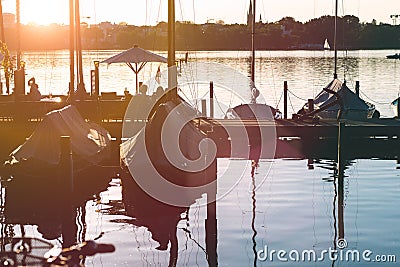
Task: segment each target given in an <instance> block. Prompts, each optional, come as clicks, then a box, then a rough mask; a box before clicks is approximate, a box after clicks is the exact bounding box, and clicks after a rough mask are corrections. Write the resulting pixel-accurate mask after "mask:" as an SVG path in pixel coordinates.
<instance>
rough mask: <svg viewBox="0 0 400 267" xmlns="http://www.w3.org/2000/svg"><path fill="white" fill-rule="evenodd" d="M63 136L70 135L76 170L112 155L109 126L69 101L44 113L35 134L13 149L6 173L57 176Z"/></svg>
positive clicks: (90, 165)
mask: <svg viewBox="0 0 400 267" xmlns="http://www.w3.org/2000/svg"><path fill="white" fill-rule="evenodd" d="M61 136H70V143H71V151H72V155H73V160H74V164H73V165H74V170H75V172H76V173H77V174H79V172H82V171H85V172H88V171H90V170H93V169H94V168H97V167H98V166H97V165H98V164H99V163H100V162H101V161H102V160H104V159H105V158H107V157H108V156H109V152H110V149H109V148H110V144H111V136H110V134H109V133H108V132H107V130H105V129H104V128H102V127H100V126H99V125H97V124H95V123H92V122H87V121H85V120H84V119H83V118H82V117H81V115H80V113H79V112H78V110H77V108H76V107H75V106H72V105H68V106H66V107H64V108H62V109H58V110H54V111H51V112H49V113H47V114H46V115H45V117H44V118H43V120H42V121H41V122H40V123H39V124H38V125H37V127H36V129H35V131H34V132H33V133H32V135H31V136H30V137H29V138H28V139H27V140H26V141H25V142H24V143H23V144H22V145H20V146H19V147H17V148H16V149H15V150H14V151H12V153H11V154H10V159H9V160H8V161H7V162H6V164H5V165H4V166H3V168H2V172H3V174H4V173H8V174H10V175H15V174H16V173H17V174H18V173H23V174H26V175H27V176H29V175H30V174H31V175H32V176H41V177H44V176H54V175H55V172H56V170H57V168H58V165H59V163H60V161H61V144H60V138H61ZM88 169H89V170H88ZM102 171H103V172H104V170H102ZM89 173H90V172H89Z"/></svg>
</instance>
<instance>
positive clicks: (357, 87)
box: [355, 81, 360, 96]
mask: <svg viewBox="0 0 400 267" xmlns="http://www.w3.org/2000/svg"><path fill="white" fill-rule="evenodd" d="M355 89H356V95H357V96H360V81H356V88H355Z"/></svg>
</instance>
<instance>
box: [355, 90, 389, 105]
mask: <svg viewBox="0 0 400 267" xmlns="http://www.w3.org/2000/svg"><path fill="white" fill-rule="evenodd" d="M360 93H361V94H362V95H363V96H365V97H366V98H367V99H368V100H369V101H371V102H373V103H375V104H379V105H390V104H391V102H390V103H387V102H385V103H384V102H378V101H375V100H373V99H372V98H370V97H369V96H367V95H366V94H365V93H364V92H362V91H360Z"/></svg>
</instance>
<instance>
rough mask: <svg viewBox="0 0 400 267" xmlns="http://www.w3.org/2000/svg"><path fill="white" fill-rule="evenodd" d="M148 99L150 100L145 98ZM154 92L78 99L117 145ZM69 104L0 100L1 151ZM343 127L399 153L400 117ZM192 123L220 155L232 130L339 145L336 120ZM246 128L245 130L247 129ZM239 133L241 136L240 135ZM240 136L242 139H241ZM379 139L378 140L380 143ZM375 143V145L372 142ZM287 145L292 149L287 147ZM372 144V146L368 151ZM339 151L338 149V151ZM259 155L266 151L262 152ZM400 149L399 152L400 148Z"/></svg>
mask: <svg viewBox="0 0 400 267" xmlns="http://www.w3.org/2000/svg"><path fill="white" fill-rule="evenodd" d="M144 100H146V101H144ZM130 101H132V102H131V104H130V105H131V106H139V107H140V108H138V110H140V113H138V114H135V116H134V117H132V118H130V117H125V112H126V110H127V108H128V105H129V103H130ZM151 101H154V100H152V99H151V97H145V96H140V95H139V96H131V98H129V99H125V98H124V97H123V96H120V97H113V98H111V99H97V100H90V99H89V100H83V101H75V102H74V104H75V105H76V106H77V108H78V110H79V111H80V113H81V115H82V116H83V117H84V118H85V119H86V120H88V121H94V122H97V123H98V124H100V125H101V126H103V127H104V128H105V129H107V130H108V131H109V132H110V134H111V136H112V137H113V140H114V142H113V143H114V144H113V146H114V147H115V150H116V151H117V150H118V148H117V147H118V145H119V144H120V142H121V140H122V128H123V123H124V122H125V123H126V124H127V125H129V128H131V129H133V130H132V132H135V131H137V130H139V129H140V128H141V127H142V126H144V124H145V122H146V120H147V114H148V109H149V108H145V107H146V105H148V104H150V105H149V106H150V107H151V106H152V105H151ZM66 104H67V103H66V102H65V101H62V102H60V103H59V102H43V101H40V102H38V101H0V125H1V127H0V140H1V141H0V142H1V147H2V153H6V154H3V155H1V156H3V157H4V156H6V155H8V153H10V152H11V151H12V149H14V148H16V146H17V145H19V144H21V143H22V142H23V141H24V140H25V139H26V138H27V137H29V136H30V134H31V133H32V132H33V130H34V129H35V127H36V124H37V123H38V122H40V121H41V119H42V118H43V116H44V115H45V114H46V113H47V112H49V111H51V110H55V109H59V108H62V107H63V106H65V105H66ZM342 122H343V123H344V124H343V125H344V126H345V129H344V140H346V141H347V142H349V147H351V148H352V149H355V148H357V147H358V148H357V149H358V150H362V152H363V154H366V155H367V156H370V155H371V154H372V153H373V152H374V151H375V150H377V149H378V150H380V151H381V152H382V153H383V152H385V153H397V151H398V150H400V120H398V119H396V118H390V119H369V120H366V121H348V120H343V121H342ZM193 123H194V124H195V125H196V126H197V127H198V128H199V130H201V131H203V132H204V133H206V134H207V136H208V137H209V138H211V139H212V140H213V141H214V142H215V144H216V145H217V157H231V156H232V155H231V145H232V140H231V136H229V134H228V133H236V135H235V138H236V139H235V141H238V142H239V143H240V142H246V139H247V138H248V137H250V138H249V141H248V142H250V146H256V145H257V143H259V142H260V137H261V134H265V133H268V134H269V135H270V136H274V137H275V138H276V142H277V143H276V144H277V147H276V155H275V156H276V157H291V156H295V157H301V156H302V155H303V157H305V156H306V155H307V154H315V153H317V154H318V153H320V152H322V151H323V150H324V149H325V148H326V147H332V148H335V146H336V145H337V136H338V125H339V123H338V121H337V120H316V121H312V120H304V121H301V120H293V119H280V120H275V121H273V120H270V121H267V120H264V121H262V120H261V121H254V120H243V121H242V120H235V119H211V118H206V117H204V118H198V119H195V120H193ZM243 128H245V131H246V132H247V134H240V133H244V132H243V131H244V130H243ZM271 133H273V134H272V135H271ZM238 138H239V140H238ZM240 138H242V139H243V140H240ZM378 143H379V144H378ZM374 146H375V147H374ZM288 148H292V149H289V150H290V151H288ZM369 149H370V150H369ZM335 153H336V152H335ZM261 154H268V153H262V151H261ZM398 154H400V153H398ZM234 156H235V157H238V158H248V157H249V155H248V154H246V153H244V154H242V155H240V154H238V155H234ZM113 157H115V159H113V160H112V161H113V162H114V163H117V162H118V161H119V154H115V155H114V156H113Z"/></svg>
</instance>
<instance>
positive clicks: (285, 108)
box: [283, 81, 288, 119]
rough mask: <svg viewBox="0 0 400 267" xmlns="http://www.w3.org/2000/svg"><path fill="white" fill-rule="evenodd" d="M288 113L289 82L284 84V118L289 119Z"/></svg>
mask: <svg viewBox="0 0 400 267" xmlns="http://www.w3.org/2000/svg"><path fill="white" fill-rule="evenodd" d="M287 112H288V82H287V81H284V82H283V118H284V119H287Z"/></svg>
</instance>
